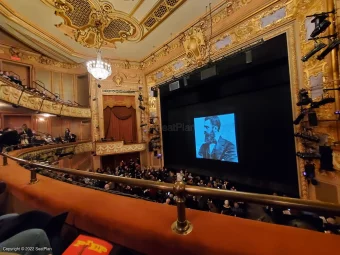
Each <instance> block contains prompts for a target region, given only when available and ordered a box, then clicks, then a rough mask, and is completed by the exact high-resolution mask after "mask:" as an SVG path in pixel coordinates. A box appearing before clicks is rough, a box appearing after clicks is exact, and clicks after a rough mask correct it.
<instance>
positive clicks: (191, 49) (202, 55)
mask: <svg viewBox="0 0 340 255" xmlns="http://www.w3.org/2000/svg"><path fill="white" fill-rule="evenodd" d="M181 41H182V42H183V46H184V49H185V53H186V57H187V64H188V65H194V64H197V65H198V66H201V65H202V64H203V63H204V61H205V60H206V59H207V58H208V51H207V45H206V42H205V38H204V34H203V31H202V28H201V27H192V28H191V29H189V30H188V31H187V32H186V33H185V34H184V35H183V36H182V38H181Z"/></svg>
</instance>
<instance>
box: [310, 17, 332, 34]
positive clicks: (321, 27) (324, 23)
mask: <svg viewBox="0 0 340 255" xmlns="http://www.w3.org/2000/svg"><path fill="white" fill-rule="evenodd" d="M312 16H314V17H315V18H314V19H313V20H312V23H314V24H315V29H314V30H313V32H312V33H311V35H310V37H312V38H314V37H316V36H318V35H319V34H321V33H322V32H324V31H325V30H326V29H327V27H329V26H330V25H331V22H330V21H329V20H327V18H328V16H329V15H328V13H320V14H314V15H312Z"/></svg>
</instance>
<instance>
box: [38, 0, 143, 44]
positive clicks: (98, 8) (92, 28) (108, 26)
mask: <svg viewBox="0 0 340 255" xmlns="http://www.w3.org/2000/svg"><path fill="white" fill-rule="evenodd" d="M43 2H44V3H46V4H49V5H52V6H53V7H54V8H55V9H56V12H55V14H56V15H57V16H59V17H61V18H62V19H63V20H64V22H63V23H60V24H57V25H56V26H57V27H58V28H59V29H60V30H61V31H63V32H64V34H65V35H67V36H69V37H70V38H72V39H74V40H75V41H76V42H78V43H79V44H81V45H83V46H84V47H87V48H97V49H99V48H102V47H108V48H115V43H116V42H123V41H139V40H140V39H141V38H142V36H143V29H142V27H141V26H140V25H139V23H138V22H137V20H135V19H134V18H133V17H130V16H129V15H128V14H126V13H123V12H119V11H116V10H115V9H114V7H113V6H112V4H111V3H110V2H107V1H105V2H103V1H86V0H76V1H70V0H56V1H52V0H43Z"/></svg>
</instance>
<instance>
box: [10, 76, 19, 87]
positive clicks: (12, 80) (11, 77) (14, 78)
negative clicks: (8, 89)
mask: <svg viewBox="0 0 340 255" xmlns="http://www.w3.org/2000/svg"><path fill="white" fill-rule="evenodd" d="M8 77H9V79H10V80H11V82H14V83H15V84H18V85H20V86H22V81H21V80H20V79H19V76H17V75H16V74H13V75H10V76H8Z"/></svg>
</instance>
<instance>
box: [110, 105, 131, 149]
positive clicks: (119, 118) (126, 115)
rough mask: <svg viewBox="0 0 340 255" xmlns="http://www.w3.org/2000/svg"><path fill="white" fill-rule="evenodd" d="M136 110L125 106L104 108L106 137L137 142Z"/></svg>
mask: <svg viewBox="0 0 340 255" xmlns="http://www.w3.org/2000/svg"><path fill="white" fill-rule="evenodd" d="M136 125H137V122H136V110H135V109H134V108H133V107H130V108H127V107H125V106H114V107H112V108H111V107H106V108H105V109H104V128H105V138H106V139H110V138H112V137H113V139H114V140H115V141H125V142H127V143H130V142H137V126H136Z"/></svg>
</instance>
